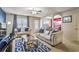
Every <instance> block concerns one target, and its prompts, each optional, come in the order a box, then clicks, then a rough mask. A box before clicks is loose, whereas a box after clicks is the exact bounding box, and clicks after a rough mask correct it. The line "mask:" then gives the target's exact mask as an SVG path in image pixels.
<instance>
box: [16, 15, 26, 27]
mask: <svg viewBox="0 0 79 59" xmlns="http://www.w3.org/2000/svg"><path fill="white" fill-rule="evenodd" d="M26 27H27V17H26V16H17V28H26Z"/></svg>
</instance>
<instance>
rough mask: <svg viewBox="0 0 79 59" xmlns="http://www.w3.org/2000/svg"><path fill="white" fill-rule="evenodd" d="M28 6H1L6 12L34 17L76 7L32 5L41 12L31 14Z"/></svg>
mask: <svg viewBox="0 0 79 59" xmlns="http://www.w3.org/2000/svg"><path fill="white" fill-rule="evenodd" d="M29 8H31V7H2V9H3V10H4V11H5V12H6V13H12V14H17V15H26V16H36V17H44V16H49V15H53V14H54V13H58V12H63V11H68V10H72V9H76V7H34V8H39V9H40V10H41V12H40V13H39V14H36V15H33V14H32V13H30V11H29ZM32 8H33V7H32Z"/></svg>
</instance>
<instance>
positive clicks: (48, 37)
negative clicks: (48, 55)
mask: <svg viewBox="0 0 79 59" xmlns="http://www.w3.org/2000/svg"><path fill="white" fill-rule="evenodd" d="M62 34H63V32H62V31H57V32H53V33H51V34H46V33H37V34H36V37H37V38H39V39H40V40H42V41H45V42H46V43H48V44H50V45H52V46H56V45H58V44H59V43H61V42H62V39H63V36H62Z"/></svg>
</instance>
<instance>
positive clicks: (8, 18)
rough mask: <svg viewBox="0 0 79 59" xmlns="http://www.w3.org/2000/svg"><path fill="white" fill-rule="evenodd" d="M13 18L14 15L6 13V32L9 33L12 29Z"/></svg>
mask: <svg viewBox="0 0 79 59" xmlns="http://www.w3.org/2000/svg"><path fill="white" fill-rule="evenodd" d="M13 19H14V15H12V14H6V23H7V34H10V33H11V32H12V29H13ZM8 22H11V24H8Z"/></svg>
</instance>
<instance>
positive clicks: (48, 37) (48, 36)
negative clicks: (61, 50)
mask: <svg viewBox="0 0 79 59" xmlns="http://www.w3.org/2000/svg"><path fill="white" fill-rule="evenodd" d="M40 36H42V37H43V38H46V39H48V40H50V35H46V34H44V33H43V34H40Z"/></svg>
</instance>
